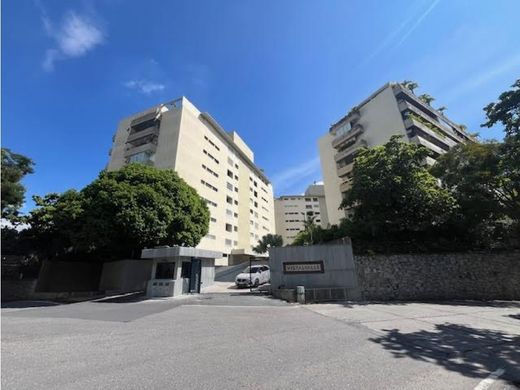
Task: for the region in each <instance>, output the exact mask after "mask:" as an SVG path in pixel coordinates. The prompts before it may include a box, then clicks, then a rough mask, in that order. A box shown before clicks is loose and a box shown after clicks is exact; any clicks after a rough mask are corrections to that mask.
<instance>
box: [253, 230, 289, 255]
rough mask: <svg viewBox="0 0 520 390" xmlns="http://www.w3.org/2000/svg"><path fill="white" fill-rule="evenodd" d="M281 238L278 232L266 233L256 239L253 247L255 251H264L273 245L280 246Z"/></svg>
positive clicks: (281, 243)
mask: <svg viewBox="0 0 520 390" xmlns="http://www.w3.org/2000/svg"><path fill="white" fill-rule="evenodd" d="M282 245H283V238H282V236H280V235H279V234H266V235H265V236H263V237H262V239H261V240H259V241H258V245H257V246H255V247H254V248H253V250H254V251H255V252H256V253H265V252H267V249H269V248H270V247H274V246H282Z"/></svg>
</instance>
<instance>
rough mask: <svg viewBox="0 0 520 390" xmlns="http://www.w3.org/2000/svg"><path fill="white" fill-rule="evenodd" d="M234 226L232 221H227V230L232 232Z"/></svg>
mask: <svg viewBox="0 0 520 390" xmlns="http://www.w3.org/2000/svg"><path fill="white" fill-rule="evenodd" d="M232 231H233V226H232V225H231V224H230V223H226V232H232Z"/></svg>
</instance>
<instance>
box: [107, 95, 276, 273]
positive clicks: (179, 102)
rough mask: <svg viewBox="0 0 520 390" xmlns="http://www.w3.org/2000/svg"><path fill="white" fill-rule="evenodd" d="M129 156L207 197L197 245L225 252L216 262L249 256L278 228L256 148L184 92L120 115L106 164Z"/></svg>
mask: <svg viewBox="0 0 520 390" xmlns="http://www.w3.org/2000/svg"><path fill="white" fill-rule="evenodd" d="M131 162H140V163H144V164H149V165H153V166H155V167H157V168H164V169H167V168H169V169H173V170H175V171H176V172H177V173H178V175H179V176H180V177H181V178H183V179H184V180H185V181H186V182H187V183H188V184H189V185H190V186H192V187H194V188H195V189H196V190H197V192H198V193H199V195H200V196H202V197H203V198H204V199H205V200H206V203H207V204H208V207H209V210H210V213H211V221H210V227H209V233H208V234H207V235H206V236H205V237H204V238H203V239H202V240H201V242H200V244H199V245H198V248H202V249H210V250H216V251H219V252H222V253H224V256H225V257H224V258H222V259H217V261H216V264H217V265H226V264H234V263H238V262H242V261H245V260H248V259H249V256H250V255H254V253H253V251H252V248H253V247H254V246H256V245H257V242H258V240H259V239H261V238H262V236H264V235H265V234H269V233H274V232H275V220H274V199H273V189H272V186H271V183H270V181H269V179H268V178H267V177H266V176H265V174H264V173H263V171H262V170H261V169H259V168H258V167H257V166H256V165H255V163H254V154H253V151H252V150H251V149H250V148H249V147H248V146H247V145H246V143H245V142H244V141H243V140H242V139H241V138H240V137H239V135H238V134H237V133H236V132H234V131H230V132H227V131H225V130H224V129H223V128H222V127H221V126H220V125H219V124H218V123H217V122H216V121H215V120H214V119H213V118H212V117H211V116H210V115H209V114H208V113H206V112H200V111H199V110H198V109H197V108H196V107H195V106H194V105H193V104H192V103H191V102H190V101H188V99H186V98H185V97H182V98H179V99H176V100H174V101H171V102H168V103H164V104H159V105H157V106H155V107H152V108H150V109H148V110H146V111H143V112H140V113H138V114H135V115H131V116H129V117H127V118H124V119H122V120H121V122H120V123H119V126H118V128H117V132H116V134H115V135H114V138H113V146H112V149H111V150H110V162H109V164H108V170H117V169H120V168H121V167H123V166H124V165H125V164H128V163H131Z"/></svg>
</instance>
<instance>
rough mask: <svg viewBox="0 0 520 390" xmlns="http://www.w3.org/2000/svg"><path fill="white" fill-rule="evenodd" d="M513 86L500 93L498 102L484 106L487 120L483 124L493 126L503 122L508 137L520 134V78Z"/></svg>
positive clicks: (483, 125)
mask: <svg viewBox="0 0 520 390" xmlns="http://www.w3.org/2000/svg"><path fill="white" fill-rule="evenodd" d="M511 88H512V89H511V90H510V91H506V92H503V93H502V94H500V96H499V97H498V101H497V102H494V103H489V104H488V105H487V106H486V107H484V111H485V112H486V117H487V121H486V122H485V123H483V124H482V125H481V126H482V127H492V126H494V125H495V124H497V123H501V124H502V125H503V126H504V131H505V133H506V136H507V137H510V136H520V79H518V80H516V82H515V83H514V84H513V85H512V86H511Z"/></svg>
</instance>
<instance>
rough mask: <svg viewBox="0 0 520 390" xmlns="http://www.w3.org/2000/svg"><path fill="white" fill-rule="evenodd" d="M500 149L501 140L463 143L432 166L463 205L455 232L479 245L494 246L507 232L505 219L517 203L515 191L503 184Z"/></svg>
mask: <svg viewBox="0 0 520 390" xmlns="http://www.w3.org/2000/svg"><path fill="white" fill-rule="evenodd" d="M500 150H501V145H500V144H499V143H497V142H488V143H467V144H459V145H457V146H455V147H454V148H452V149H450V150H449V151H448V152H447V153H445V154H444V155H442V156H440V157H439V158H438V160H437V163H436V164H435V165H434V166H433V167H432V168H431V172H432V173H433V174H434V175H435V176H436V177H438V178H439V179H440V180H441V183H442V187H443V188H445V189H447V190H448V191H449V193H450V194H451V195H452V196H453V197H454V198H455V199H456V200H457V204H458V206H459V208H458V210H457V213H456V214H455V215H454V218H452V221H451V223H450V226H451V228H452V229H453V230H452V232H451V233H452V234H453V235H455V236H458V237H461V238H462V239H464V240H466V241H467V242H470V243H474V244H477V245H479V246H489V245H492V244H493V241H496V239H497V237H500V236H502V235H503V223H501V221H503V219H504V215H505V212H506V210H507V209H508V208H509V207H511V203H512V202H514V194H512V193H508V191H507V189H506V188H504V186H503V183H504V181H503V172H502V171H501V163H500V161H501V160H500V159H501V156H500Z"/></svg>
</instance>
